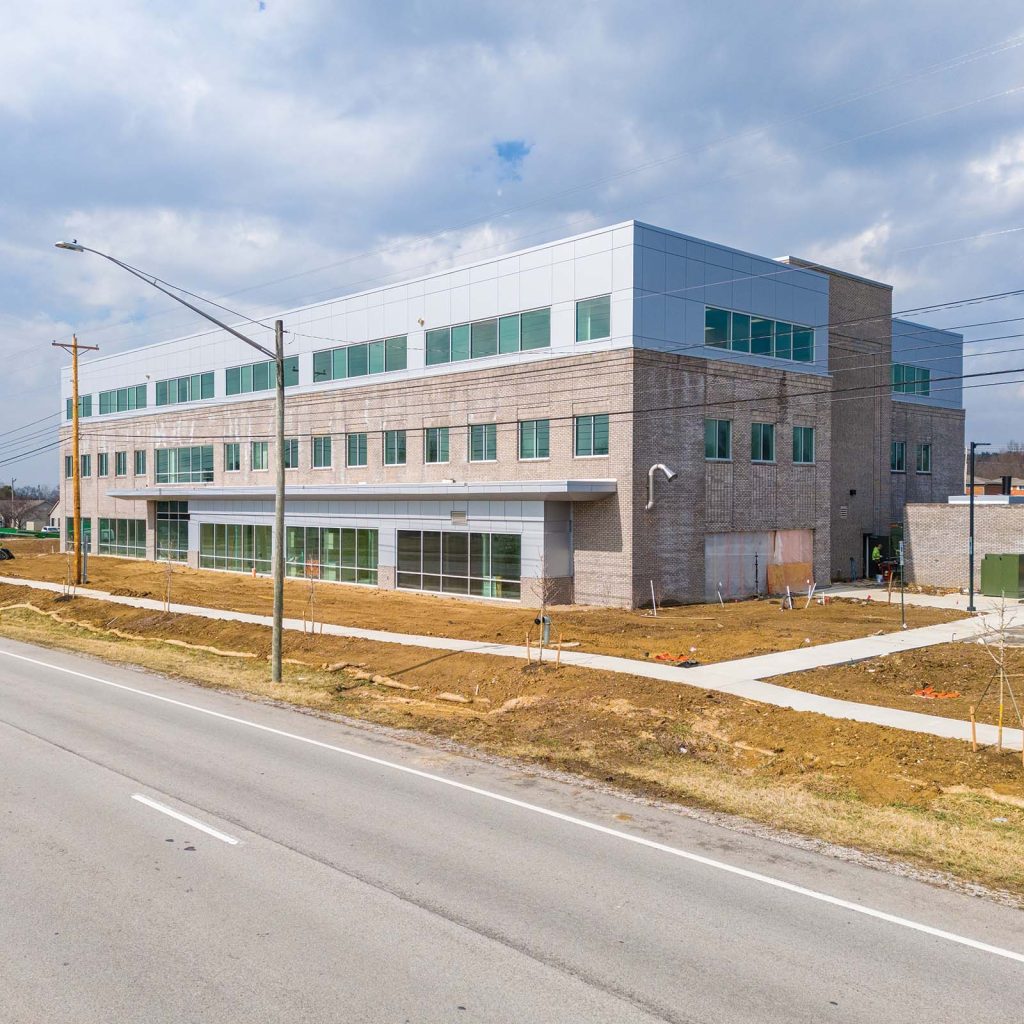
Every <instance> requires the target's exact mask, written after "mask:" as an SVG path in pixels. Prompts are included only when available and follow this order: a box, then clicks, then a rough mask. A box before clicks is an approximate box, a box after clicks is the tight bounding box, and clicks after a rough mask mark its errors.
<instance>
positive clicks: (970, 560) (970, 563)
mask: <svg viewBox="0 0 1024 1024" xmlns="http://www.w3.org/2000/svg"><path fill="white" fill-rule="evenodd" d="M991 443H992V442H991V441H972V442H971V454H970V456H969V457H968V463H969V465H968V472H969V473H970V476H971V484H970V492H969V493H968V496H967V497H968V501H969V503H970V505H969V507H970V511H969V512H968V514H967V588H968V589H967V594H968V596H967V610H968V611H969V612H973V611H974V610H975V608H974V451H975V449H976V448H987V447H988V446H989V445H990V444H991Z"/></svg>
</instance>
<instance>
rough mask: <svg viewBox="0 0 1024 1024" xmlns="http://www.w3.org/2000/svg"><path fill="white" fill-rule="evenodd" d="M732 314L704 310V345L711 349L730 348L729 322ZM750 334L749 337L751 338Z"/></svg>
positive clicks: (725, 311) (718, 310) (708, 309)
mask: <svg viewBox="0 0 1024 1024" xmlns="http://www.w3.org/2000/svg"><path fill="white" fill-rule="evenodd" d="M731 316H732V314H731V313H730V312H729V311H728V310H725V309H712V308H711V307H710V306H707V307H705V309H704V344H705V345H707V346H708V347H710V348H728V347H729V341H730V337H731V331H730V327H729V321H730V318H731ZM749 336H750V335H749V334H748V335H747V337H748V338H749Z"/></svg>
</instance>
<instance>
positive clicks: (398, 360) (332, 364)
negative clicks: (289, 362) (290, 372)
mask: <svg viewBox="0 0 1024 1024" xmlns="http://www.w3.org/2000/svg"><path fill="white" fill-rule="evenodd" d="M408 351H409V341H408V337H407V336H406V335H404V334H400V335H396V336H395V337H394V338H383V339H381V340H380V341H369V342H366V343H365V344H362V345H346V346H345V347H344V348H328V349H323V350H322V351H320V352H314V353H313V382H314V383H320V382H321V381H325V380H344V379H345V378H346V377H365V376H366V375H367V374H371V373H390V372H391V371H393V370H404V369H405V368H406V367H407V366H408V361H409V355H408Z"/></svg>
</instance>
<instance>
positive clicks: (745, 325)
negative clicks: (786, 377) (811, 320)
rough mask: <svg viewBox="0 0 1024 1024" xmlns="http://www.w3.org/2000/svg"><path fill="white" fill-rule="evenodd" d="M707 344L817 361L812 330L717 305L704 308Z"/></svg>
mask: <svg viewBox="0 0 1024 1024" xmlns="http://www.w3.org/2000/svg"><path fill="white" fill-rule="evenodd" d="M704 344H705V345H706V346H707V347H708V348H726V349H731V350H732V351H733V352H750V353H752V354H753V355H760V356H771V357H772V358H773V359H788V360H790V361H792V362H798V363H813V362H814V330H813V328H811V327H803V326H801V325H800V324H790V323H786V322H784V321H782V320H769V319H767V318H765V317H759V316H751V315H750V314H749V313H733V312H730V311H729V310H727V309H717V308H715V307H714V306H705V307H704Z"/></svg>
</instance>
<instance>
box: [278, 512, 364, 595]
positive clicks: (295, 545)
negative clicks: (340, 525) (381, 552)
mask: <svg viewBox="0 0 1024 1024" xmlns="http://www.w3.org/2000/svg"><path fill="white" fill-rule="evenodd" d="M378 548H379V543H378V534H377V531H376V530H354V529H336V528H333V527H324V528H321V527H318V526H289V527H288V528H287V530H286V531H285V573H286V574H287V575H288V576H301V577H305V578H307V579H317V580H328V581H330V582H333V583H339V582H340V583H363V584H368V585H370V586H375V585H376V583H377V561H378Z"/></svg>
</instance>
